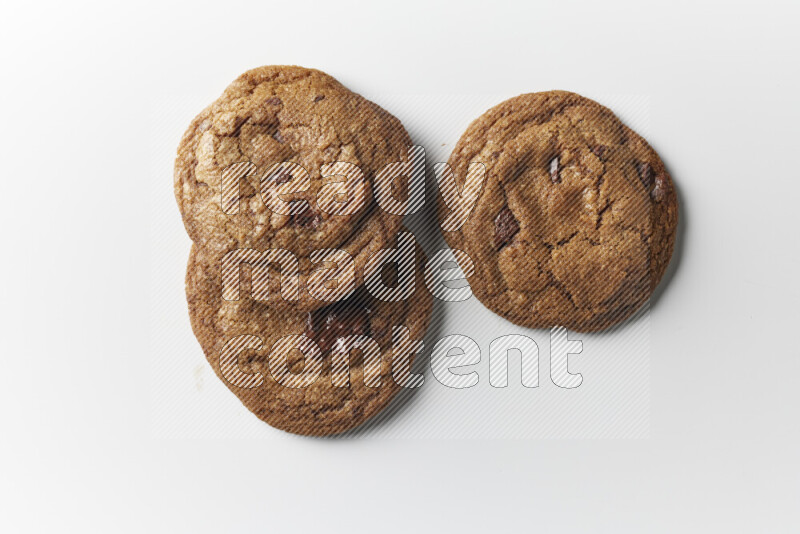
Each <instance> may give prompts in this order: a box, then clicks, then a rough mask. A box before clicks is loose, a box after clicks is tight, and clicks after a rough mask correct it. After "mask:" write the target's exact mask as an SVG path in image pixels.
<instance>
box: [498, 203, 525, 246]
mask: <svg viewBox="0 0 800 534" xmlns="http://www.w3.org/2000/svg"><path fill="white" fill-rule="evenodd" d="M517 232H519V223H518V222H517V218H516V217H514V214H513V213H512V212H511V209H510V208H509V207H508V206H505V207H504V208H503V209H501V210H500V213H498V214H497V217H495V219H494V248H496V249H497V250H500V249H501V248H503V247H504V246H506V245H507V244H508V243H509V241H511V238H512V237H514V236H515V235H516V234H517Z"/></svg>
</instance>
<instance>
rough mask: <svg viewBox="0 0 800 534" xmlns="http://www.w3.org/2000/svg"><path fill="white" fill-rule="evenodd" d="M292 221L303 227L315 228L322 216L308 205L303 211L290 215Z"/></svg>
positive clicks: (320, 221)
mask: <svg viewBox="0 0 800 534" xmlns="http://www.w3.org/2000/svg"><path fill="white" fill-rule="evenodd" d="M292 223H294V224H296V225H297V226H301V227H303V228H311V229H312V230H313V229H316V228H317V227H319V225H320V223H322V217H320V216H319V213H317V212H315V211H314V210H313V209H311V208H310V207H308V208H306V209H305V211H303V212H301V213H297V214H295V215H292Z"/></svg>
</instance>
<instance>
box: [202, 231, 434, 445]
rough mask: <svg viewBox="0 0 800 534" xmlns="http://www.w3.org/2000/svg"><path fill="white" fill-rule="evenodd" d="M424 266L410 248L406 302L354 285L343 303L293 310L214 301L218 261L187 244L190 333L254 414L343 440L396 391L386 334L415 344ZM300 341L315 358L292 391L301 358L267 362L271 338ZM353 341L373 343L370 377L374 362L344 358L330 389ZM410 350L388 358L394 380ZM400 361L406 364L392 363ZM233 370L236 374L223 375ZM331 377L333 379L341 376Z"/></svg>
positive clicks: (423, 313) (428, 305)
mask: <svg viewBox="0 0 800 534" xmlns="http://www.w3.org/2000/svg"><path fill="white" fill-rule="evenodd" d="M424 263H425V257H424V253H423V252H422V249H421V248H419V246H417V249H416V258H415V268H416V273H415V286H414V293H413V294H412V295H411V297H410V298H409V299H407V300H404V301H398V302H384V301H381V300H378V299H375V298H373V297H372V296H371V295H370V294H369V293H368V292H367V289H366V287H365V286H361V287H360V288H358V289H357V290H356V292H355V293H354V294H353V296H351V297H350V298H348V299H346V300H343V301H341V302H337V303H335V304H331V305H329V306H326V307H323V308H319V309H317V310H314V311H311V312H299V311H292V310H287V309H276V308H274V307H271V306H270V305H269V304H267V303H264V302H259V301H256V300H254V299H253V298H252V297H251V296H250V295H249V294H247V293H248V292H247V291H243V292H242V293H243V294H242V295H241V296H240V299H239V300H236V301H227V300H224V299H223V298H222V288H221V277H220V269H219V265H218V263H217V262H216V261H215V260H214V259H212V258H211V257H209V256H207V255H205V254H204V252H203V250H202V249H201V248H199V247H198V246H197V245H195V246H193V247H192V253H191V256H190V258H189V265H188V268H187V273H186V296H187V300H188V303H189V314H190V318H191V323H192V328H193V330H194V333H195V336H196V337H197V339H198V341H199V342H200V344H201V346H202V347H203V351H204V352H205V354H206V357H207V359H208V361H209V363H210V364H211V366H212V367H213V368H214V371H215V372H216V373H217V375H218V376H219V377H220V378H221V379H222V380H223V382H224V383H225V384H226V385H227V386H228V388H229V389H230V390H231V391H232V392H233V393H234V394H235V395H236V396H237V397H238V398H239V400H241V402H242V403H243V404H244V405H245V406H246V407H247V408H248V409H249V410H250V411H252V412H253V413H254V414H255V415H256V416H258V417H259V418H261V419H262V420H264V421H266V422H267V423H269V424H270V425H272V426H274V427H276V428H279V429H281V430H285V431H288V432H293V433H297V434H305V435H329V434H336V433H339V432H344V431H346V430H349V429H351V428H355V427H356V426H358V425H360V424H361V423H363V422H364V421H366V420H368V419H369V418H371V417H373V416H374V415H376V414H377V413H378V412H380V411H381V410H382V409H383V408H384V407H385V406H386V405H387V404H388V403H389V401H391V399H392V398H393V397H394V396H395V395H396V394H397V393H398V392H399V391H400V389H401V386H399V385H398V384H397V383H396V381H395V380H394V376H393V369H392V361H393V359H395V357H394V352H393V342H392V331H393V327H403V328H405V329H407V330H406V333H407V336H408V339H409V340H420V339H421V338H422V337H423V335H424V333H425V330H426V328H427V325H428V320H429V319H430V315H431V309H432V304H433V302H432V300H433V299H432V297H431V295H430V293H429V292H428V290H427V288H426V287H425V286H424V281H423V276H422V269H423V266H424ZM385 273H389V274H388V275H387V276H384V279H385V280H386V283H387V284H389V285H391V284H392V283H394V282H393V280H392V279H391V270H386V271H385ZM395 274H396V273H395ZM395 281H396V280H395ZM245 285H246V284H243V288H244V287H245ZM300 334H302V335H304V336H307V338H309V339H311V340H313V341H314V343H315V344H316V346H318V347H319V349H320V350H321V353H320V354H321V357H322V360H321V367H320V368H319V376H318V378H316V380H314V381H313V383H310V385H308V384H307V383H302V385H305V387H288V386H287V384H289V385H292V384H293V383H292V382H291V380H293V379H295V378H296V377H298V376H302V373H303V372H304V369H305V370H306V371H308V370H309V369H312V370H313V361H312V359H305V360H304V357H303V353H302V352H300V351H299V350H294V351H290V352H288V354H285V353H282V352H281V353H276V354H275V355H270V351H271V350H273V349H276V348H277V347H278V346H280V344H276V342H277V341H278V340H279V339H281V338H284V337H285V336H291V335H300ZM356 335H358V336H369V337H371V338H372V339H374V340H375V342H376V343H377V347H379V349H376V350H375V351H374V352H372V353H370V354H372V355H373V357H374V356H375V355H376V354H377V355H379V356H380V361H379V364H378V365H377V366H376V367H373V368H371V369H374V370H376V371H375V372H374V373H373V372H372V371H370V370H369V369H370V368H369V367H368V366H369V362H371V361H372V362H374V361H376V360H370V359H369V357H367V353H368V351H369V349H368V348H362V349H361V350H358V349H356V350H352V351H351V352H350V354H351V361H350V377H349V384H348V385H347V386H346V387H340V385H341V384H342V383H341V382H339V383H338V384H339V385H337V382H336V381H335V378H334V374H335V373H334V369H341V367H334V366H333V365H332V362H333V361H334V360H333V358H334V356H333V354H334V353H338V352H347V350H348V347H350V345H347V341H346V340H345V338H346V337H347V336H356ZM350 339H351V340H352V338H350ZM242 349H244V350H242ZM412 352H413V351H402V350H401V351H398V355H397V357H396V358H397V359H398V362H397V363H396V364H395V365H396V366H397V367H396V371H397V372H398V373H399V375H398V376H401V377H402V376H403V375H404V374H407V373H408V371H409V370H410V365H411V363H412V362H413V354H412ZM400 353H404V354H406V355H410V357H409V358H408V359H406V360H402V359H400V358H401V354H400ZM309 354H310V353H309ZM282 356H285V359H284V360H282V359H281V358H282ZM281 361H284V362H286V366H287V367H286V368H285V369H284V371H287V372H288V373H290V374H286V373H283V374H281V369H283V368H282V367H281V366H280V365H279V364H280V362H281ZM234 362H235V363H237V364H238V368H239V370H240V372H241V373H243V374H237V373H236V372H235V371H232V370H231V364H232V363H234ZM223 373H225V376H223ZM237 375H238V378H237ZM337 376H338V377H339V379H341V376H342V375H341V373H340V374H339V375H337ZM378 376H379V382H380V386H379V387H371V386H372V385H375V384H376V382H370V381H371V380H374V379H375V377H378ZM367 382H369V384H368V383H367ZM294 385H297V384H296V383H295V384H294Z"/></svg>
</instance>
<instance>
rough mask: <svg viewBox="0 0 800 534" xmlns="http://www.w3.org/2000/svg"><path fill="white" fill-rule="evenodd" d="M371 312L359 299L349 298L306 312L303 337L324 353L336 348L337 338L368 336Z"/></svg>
mask: <svg viewBox="0 0 800 534" xmlns="http://www.w3.org/2000/svg"><path fill="white" fill-rule="evenodd" d="M372 313H373V310H372V308H371V307H370V306H368V305H367V304H366V303H365V302H364V300H363V299H361V298H350V299H347V300H346V301H344V302H337V303H336V304H332V305H330V306H327V307H325V308H322V309H320V310H315V311H312V312H308V317H307V318H306V331H305V335H306V336H307V337H309V338H310V339H312V340H314V342H315V343H316V344H317V345H318V346H319V348H320V350H321V351H322V352H323V354H324V353H327V352H329V351H330V350H331V349H332V348H334V347H335V346H336V341H337V340H338V339H339V338H342V337H346V336H352V335H360V336H368V335H370V327H369V322H370V317H371V316H372Z"/></svg>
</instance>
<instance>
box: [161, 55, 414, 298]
mask: <svg viewBox="0 0 800 534" xmlns="http://www.w3.org/2000/svg"><path fill="white" fill-rule="evenodd" d="M410 146H411V139H410V138H409V136H408V133H407V132H406V131H405V129H404V128H403V126H402V124H401V123H400V121H398V120H397V119H396V118H395V117H393V116H392V115H390V114H389V113H388V112H386V111H384V110H383V109H381V108H380V107H378V106H377V105H376V104H373V103H372V102H370V101H368V100H366V99H365V98H363V97H362V96H360V95H358V94H356V93H353V92H352V91H350V90H348V89H347V88H345V87H344V86H342V85H341V84H340V83H339V82H337V81H336V80H335V79H333V78H332V77H330V76H328V75H327V74H325V73H323V72H320V71H317V70H312V69H305V68H301V67H287V66H267V67H260V68H257V69H253V70H250V71H248V72H245V73H244V74H242V75H241V76H240V77H239V78H237V79H236V80H235V81H234V82H233V83H232V84H231V85H230V86H228V88H227V89H226V90H225V92H224V93H223V94H222V96H220V97H219V99H217V101H216V102H214V103H213V104H211V105H210V106H209V107H208V108H206V109H205V110H204V111H203V112H202V113H200V115H198V116H197V117H196V118H195V119H194V120H193V121H192V123H191V124H190V126H189V128H188V129H187V131H186V133H185V134H184V136H183V139H182V140H181V143H180V146H179V148H178V156H177V159H176V162H175V196H176V198H177V201H178V205H179V207H180V211H181V214H182V215H183V221H184V224H185V226H186V230H187V231H188V233H189V236H190V237H191V238H192V240H193V241H194V242H195V243H197V244H199V245H200V246H203V247H212V248H217V249H224V248H226V247H227V248H231V247H242V248H245V247H252V248H256V249H260V250H265V249H284V250H287V251H289V252H291V253H292V254H294V255H296V256H297V257H298V258H300V259H303V258H308V257H309V256H310V254H311V253H312V252H313V251H315V250H320V249H326V248H339V249H342V250H344V251H346V252H347V253H349V254H350V255H352V256H354V257H356V258H358V257H361V258H364V257H366V256H369V255H371V254H372V253H374V252H375V251H377V250H379V249H381V248H383V247H384V246H386V245H387V244H388V243H390V242H391V241H392V240H393V239H394V237H395V235H396V234H397V232H398V230H399V228H400V223H401V220H402V217H401V216H398V215H393V214H390V213H387V212H386V211H384V210H382V209H380V208H378V207H377V205H376V203H375V200H374V191H373V186H374V179H375V176H376V174H377V173H378V172H379V171H380V170H381V169H383V168H384V167H385V166H386V165H387V164H390V163H394V162H399V161H406V160H407V150H408V148H409V147H410ZM282 162H288V163H289V166H288V167H284V168H275V167H274V165H275V164H279V163H282ZM334 162H343V163H344V164H345V165H344V166H342V165H339V166H337V167H333V166H332V165H333V164H334ZM354 168H358V169H360V172H361V173H362V175H361V176H359V175H358V174H351V175H349V178H345V177H344V176H345V175H344V174H343V173H345V172H355V171H353V169H354ZM337 182H338V185H337ZM345 182H346V184H345ZM225 184H228V185H225ZM231 184H233V186H231ZM224 185H225V186H224ZM223 186H224V187H223ZM234 186H235V187H234ZM265 199H266V200H267V201H269V202H270V203H269V204H268V203H267V202H265ZM272 202H274V203H275V204H272ZM293 210H294V212H292V211H293ZM298 210H300V211H298ZM313 304H314V303H313V302H312V301H310V300H305V301H303V303H301V305H307V306H312V305H313Z"/></svg>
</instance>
